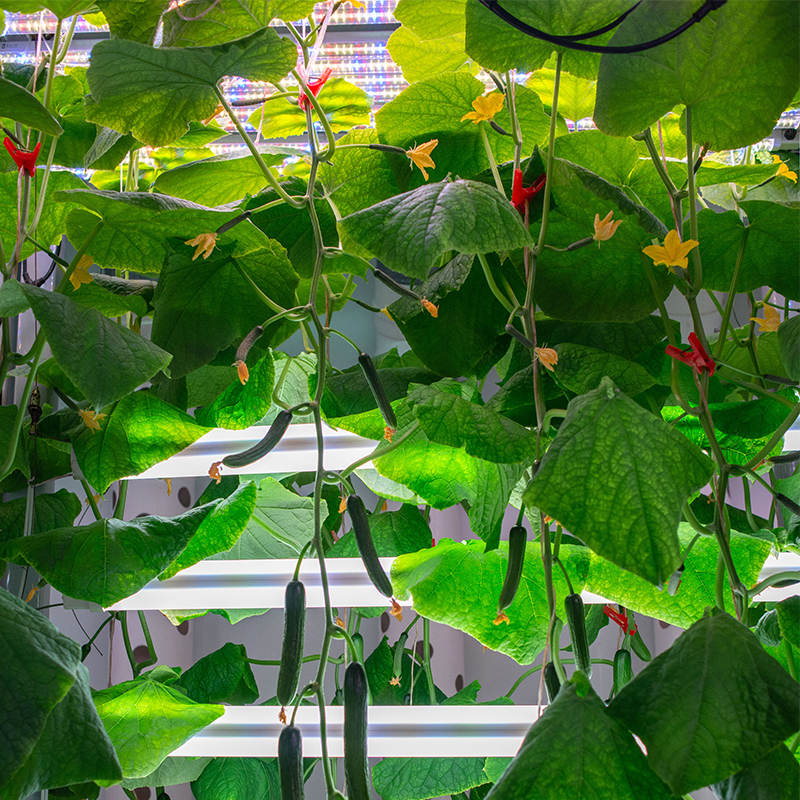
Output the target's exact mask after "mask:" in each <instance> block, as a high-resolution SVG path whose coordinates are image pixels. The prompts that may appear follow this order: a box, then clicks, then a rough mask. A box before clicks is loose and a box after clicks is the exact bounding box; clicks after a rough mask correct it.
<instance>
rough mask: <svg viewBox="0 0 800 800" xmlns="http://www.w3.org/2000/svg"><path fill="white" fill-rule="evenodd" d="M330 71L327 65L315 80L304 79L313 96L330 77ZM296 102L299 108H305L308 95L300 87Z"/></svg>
mask: <svg viewBox="0 0 800 800" xmlns="http://www.w3.org/2000/svg"><path fill="white" fill-rule="evenodd" d="M332 72H333V70H332V69H331V68H330V67H327V68H326V69H325V71H324V72H323V73H322V75H320V76H319V78H317V79H316V80H315V81H306V85H307V86H308V89H309V91H310V92H311V94H313V95H314V97H316V96H317V95H318V94H319V90H320V89H321V88H322V87H323V86H324V85H325V81H327V80H328V78H330V76H331V73H332ZM297 102H298V103H299V104H300V108H302V109H303V110H305V108H306V105H307V103H308V97H307V96H306V93H305V92H304V91H303V90H302V89H300V94H298V95H297Z"/></svg>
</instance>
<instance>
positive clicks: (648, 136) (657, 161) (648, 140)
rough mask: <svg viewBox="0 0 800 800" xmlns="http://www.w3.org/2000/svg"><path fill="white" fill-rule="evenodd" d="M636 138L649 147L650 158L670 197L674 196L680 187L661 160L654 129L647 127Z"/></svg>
mask: <svg viewBox="0 0 800 800" xmlns="http://www.w3.org/2000/svg"><path fill="white" fill-rule="evenodd" d="M635 138H637V139H639V140H640V141H642V142H644V144H645V147H647V152H648V153H649V155H650V160H651V161H652V162H653V166H654V167H655V168H656V172H657V173H658V177H659V178H661V181H662V183H663V184H664V186H665V187H666V189H667V192H669V195H670V197H673V198H674V197H675V195H677V194H678V187H677V186H675V184H674V183H673V182H672V178H670V176H669V173H668V172H667V170H666V167H665V166H664V162H663V161H662V160H661V156H660V155H659V153H658V151H657V150H656V145H655V142H654V141H653V133H652V131H651V130H650V128H645V129H644V130H643V131H642V132H641V133H640V134H637V135H636V137H635Z"/></svg>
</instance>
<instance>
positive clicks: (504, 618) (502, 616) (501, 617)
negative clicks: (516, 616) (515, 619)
mask: <svg viewBox="0 0 800 800" xmlns="http://www.w3.org/2000/svg"><path fill="white" fill-rule="evenodd" d="M504 622H505V624H506V625H510V624H511V620H510V619H509V618H508V615H507V614H506V612H505V611H498V612H497V616H496V617H495V620H494V622H493V623H492V624H493V625H501V624H502V623H504Z"/></svg>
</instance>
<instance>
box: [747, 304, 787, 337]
mask: <svg viewBox="0 0 800 800" xmlns="http://www.w3.org/2000/svg"><path fill="white" fill-rule="evenodd" d="M750 320H751V321H752V322H755V323H757V324H758V330H759V331H760V332H761V333H766V332H767V331H777V330H778V328H779V327H780V324H781V315H780V314H779V313H778V309H777V308H773V307H772V306H766V305H765V306H764V317H763V319H762V318H761V317H750Z"/></svg>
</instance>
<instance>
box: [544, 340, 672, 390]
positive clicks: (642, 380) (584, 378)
mask: <svg viewBox="0 0 800 800" xmlns="http://www.w3.org/2000/svg"><path fill="white" fill-rule="evenodd" d="M555 350H556V352H557V353H558V364H557V366H556V369H555V375H556V377H557V379H558V381H559V383H561V384H563V385H564V386H566V387H567V388H568V389H569V390H570V391H572V392H575V393H576V394H582V393H583V392H588V391H591V390H592V389H594V388H595V387H596V386H597V384H598V383H600V380H601V379H602V378H603V376H608V377H609V378H611V380H612V381H614V383H615V384H616V385H617V386H618V387H619V388H620V389H621V390H622V391H623V392H625V393H627V394H638V393H639V392H643V391H644V390H645V389H649V388H650V387H651V386H652V385H653V384H654V383H655V382H656V380H655V378H653V376H652V375H650V374H649V373H648V372H647V370H646V369H645V368H644V367H642V366H641V365H639V364H637V363H636V362H635V361H628V360H627V359H625V358H621V357H620V356H617V355H614V353H608V352H606V351H604V350H598V349H596V348H594V347H585V346H584V345H580V344H572V343H570V342H565V343H563V344H559V345H557V346H556V347H555Z"/></svg>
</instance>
